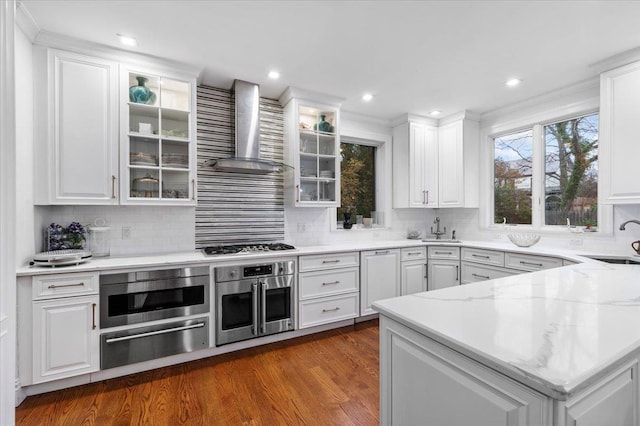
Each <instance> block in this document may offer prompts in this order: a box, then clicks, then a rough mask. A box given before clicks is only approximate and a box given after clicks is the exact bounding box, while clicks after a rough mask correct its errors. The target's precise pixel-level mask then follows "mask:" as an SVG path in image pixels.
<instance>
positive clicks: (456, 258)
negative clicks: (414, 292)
mask: <svg viewBox="0 0 640 426" xmlns="http://www.w3.org/2000/svg"><path fill="white" fill-rule="evenodd" d="M427 251H428V258H429V260H428V262H427V265H428V278H427V280H428V283H429V284H428V289H429V291H431V290H438V289H441V288H446V287H453V286H456V285H460V247H450V246H429V247H428V249H427Z"/></svg>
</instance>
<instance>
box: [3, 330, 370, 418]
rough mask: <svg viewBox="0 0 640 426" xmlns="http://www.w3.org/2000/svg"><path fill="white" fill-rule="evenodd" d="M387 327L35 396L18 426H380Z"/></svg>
mask: <svg viewBox="0 0 640 426" xmlns="http://www.w3.org/2000/svg"><path fill="white" fill-rule="evenodd" d="M378 354H379V350H378V321H377V320H373V321H367V322H364V323H360V324H356V325H354V326H350V327H344V328H339V329H336V330H331V331H326V332H323V333H318V334H314V335H311V336H304V337H300V338H296V339H292V340H288V341H285V342H278V343H273V344H270V345H265V346H261V347H257V348H251V349H245V350H242V351H238V352H234V353H230V354H225V355H220V356H217V357H211V358H207V359H202V360H198V361H193V362H189V363H185V364H182V365H177V366H172V367H165V368H161V369H157V370H153V371H149V372H144V373H138V374H134V375H130V376H126V377H120V378H116V379H111V380H105V381H102V382H98V383H92V384H89V385H84V386H78V387H74V388H70V389H65V390H61V391H57V392H50V393H47V394H42V395H36V396H31V397H29V398H27V399H26V400H25V401H24V402H23V403H22V404H21V405H20V406H19V407H18V408H17V409H16V424H17V425H39V426H40V425H100V426H102V425H154V426H155V425H167V426H169V425H171V426H173V425H270V426H271V425H358V426H362V425H377V424H378V423H379V371H378V370H379V364H378V363H379V355H378Z"/></svg>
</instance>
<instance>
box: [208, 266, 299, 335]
mask: <svg viewBox="0 0 640 426" xmlns="http://www.w3.org/2000/svg"><path fill="white" fill-rule="evenodd" d="M214 276H215V301H216V302H215V303H216V306H215V309H216V345H224V344H227V343H232V342H238V341H241V340H246V339H251V338H255V337H260V336H266V335H269V334H275V333H281V332H284V331H290V330H293V329H294V327H295V317H294V311H295V305H294V301H295V294H294V290H295V285H294V283H295V261H293V260H286V261H276V262H270V263H259V264H249V265H237V266H223V267H219V268H215V274H214Z"/></svg>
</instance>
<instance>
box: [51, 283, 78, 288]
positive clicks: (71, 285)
mask: <svg viewBox="0 0 640 426" xmlns="http://www.w3.org/2000/svg"><path fill="white" fill-rule="evenodd" d="M82 286H84V283H77V284H60V285H56V284H51V285H50V286H49V287H47V288H50V289H54V288H63V287H82Z"/></svg>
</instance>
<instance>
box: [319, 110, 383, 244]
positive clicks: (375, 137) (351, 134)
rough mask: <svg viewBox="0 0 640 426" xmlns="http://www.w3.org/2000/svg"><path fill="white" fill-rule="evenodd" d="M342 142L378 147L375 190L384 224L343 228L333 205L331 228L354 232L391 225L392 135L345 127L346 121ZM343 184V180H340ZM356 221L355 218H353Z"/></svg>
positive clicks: (379, 228) (330, 212) (342, 129)
mask: <svg viewBox="0 0 640 426" xmlns="http://www.w3.org/2000/svg"><path fill="white" fill-rule="evenodd" d="M340 143H353V144H359V145H366V146H373V147H375V148H376V157H375V168H376V170H375V174H376V181H375V182H376V183H375V186H376V187H375V192H376V211H379V212H383V213H384V226H383V227H375V228H373V227H372V228H356V227H355V226H354V227H353V228H351V229H343V228H342V226H338V225H339V224H340V225H341V224H342V221H338V220H335V219H337V217H336V215H337V210H338V209H337V208H336V207H331V208H329V209H327V210H328V213H329V215H330V216H329V217H330V218H331V219H330V220H329V223H330V230H331V231H332V232H333V231H335V232H344V231H348V232H352V231H356V232H358V231H365V232H369V231H379V230H381V229H388V228H390V227H391V223H390V222H391V135H387V134H382V133H375V132H369V131H364V130H360V129H356V128H345V127H344V122H343V126H342V128H341V129H340ZM340 185H342V181H341V182H340ZM353 220H354V221H355V218H353Z"/></svg>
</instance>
